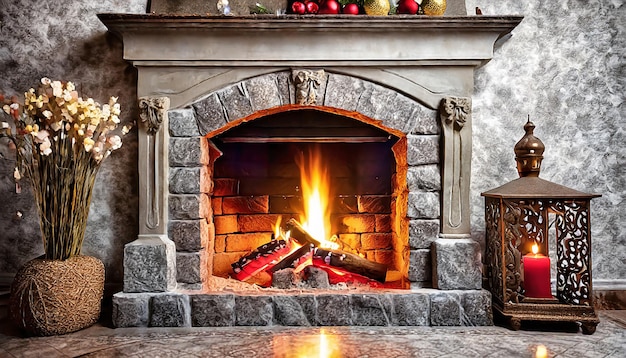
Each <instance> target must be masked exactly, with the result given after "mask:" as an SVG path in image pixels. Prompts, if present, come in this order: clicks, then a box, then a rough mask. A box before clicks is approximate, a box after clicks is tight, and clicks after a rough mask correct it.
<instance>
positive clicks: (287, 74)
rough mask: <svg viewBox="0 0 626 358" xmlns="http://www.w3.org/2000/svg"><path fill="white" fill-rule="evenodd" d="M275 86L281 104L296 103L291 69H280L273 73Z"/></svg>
mask: <svg viewBox="0 0 626 358" xmlns="http://www.w3.org/2000/svg"><path fill="white" fill-rule="evenodd" d="M275 75H276V86H277V87H278V95H279V96H280V101H281V102H282V103H283V104H295V103H296V99H295V97H296V93H295V92H296V89H295V86H294V84H293V82H292V81H291V71H282V72H277V73H275Z"/></svg>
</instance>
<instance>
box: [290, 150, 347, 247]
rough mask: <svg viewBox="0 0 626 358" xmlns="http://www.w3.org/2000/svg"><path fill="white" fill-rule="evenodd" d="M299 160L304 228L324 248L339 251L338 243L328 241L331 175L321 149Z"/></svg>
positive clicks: (301, 220) (310, 152) (312, 151)
mask: <svg viewBox="0 0 626 358" xmlns="http://www.w3.org/2000/svg"><path fill="white" fill-rule="evenodd" d="M298 159H299V160H298V161H297V164H298V166H299V168H300V182H301V186H302V199H303V201H304V218H301V219H300V222H301V223H302V227H303V228H304V229H305V230H306V231H307V232H308V233H309V234H310V235H311V236H312V237H313V238H315V239H316V240H318V241H320V242H321V243H322V247H324V248H328V249H338V248H339V245H338V244H337V243H335V242H332V241H329V240H328V238H329V237H330V235H329V231H330V208H329V201H330V198H331V186H330V175H329V173H328V169H327V168H326V166H324V165H323V163H322V154H321V153H320V149H319V147H318V146H316V147H314V149H313V150H311V151H309V153H308V156H307V157H306V158H305V155H304V154H302V156H301V157H300V158H298Z"/></svg>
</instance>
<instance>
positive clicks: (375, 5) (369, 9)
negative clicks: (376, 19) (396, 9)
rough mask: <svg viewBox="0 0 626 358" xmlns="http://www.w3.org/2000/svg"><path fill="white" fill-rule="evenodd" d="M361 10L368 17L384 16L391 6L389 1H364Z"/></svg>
mask: <svg viewBox="0 0 626 358" xmlns="http://www.w3.org/2000/svg"><path fill="white" fill-rule="evenodd" d="M363 10H365V13H366V14H368V15H370V16H385V15H388V14H389V10H391V5H390V4H389V0H365V3H364V4H363Z"/></svg>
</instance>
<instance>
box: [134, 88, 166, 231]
mask: <svg viewBox="0 0 626 358" xmlns="http://www.w3.org/2000/svg"><path fill="white" fill-rule="evenodd" d="M169 107H170V99H169V98H168V97H141V98H139V118H140V119H141V122H142V123H144V124H145V125H146V133H147V136H146V137H145V138H146V140H145V147H144V148H143V150H141V151H140V152H141V153H143V155H145V160H144V161H143V162H144V163H145V168H140V171H141V172H142V173H140V175H145V177H146V188H145V201H144V202H143V205H144V207H145V225H146V227H147V228H148V229H150V230H155V229H157V228H159V227H160V225H161V206H162V204H163V203H161V190H163V188H161V177H162V176H163V175H166V174H165V173H162V172H163V170H164V169H163V168H167V167H168V165H167V163H166V162H165V161H166V160H167V157H164V155H163V153H161V152H162V149H161V148H164V149H163V150H165V149H166V148H167V142H166V141H167V135H166V134H163V135H158V136H157V134H159V131H160V129H161V125H162V124H163V123H164V122H166V121H165V119H166V118H167V111H168V110H169ZM161 133H162V132H161ZM140 143H141V141H140ZM141 153H140V154H141ZM165 155H167V153H165Z"/></svg>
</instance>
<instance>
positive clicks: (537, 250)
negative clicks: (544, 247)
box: [531, 243, 539, 255]
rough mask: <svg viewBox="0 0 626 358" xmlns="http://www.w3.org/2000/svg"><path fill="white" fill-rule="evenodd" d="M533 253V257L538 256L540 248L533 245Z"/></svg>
mask: <svg viewBox="0 0 626 358" xmlns="http://www.w3.org/2000/svg"><path fill="white" fill-rule="evenodd" d="M531 250H532V251H533V255H537V254H538V253H539V246H537V244H536V243H535V244H533V247H532V249H531Z"/></svg>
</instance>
